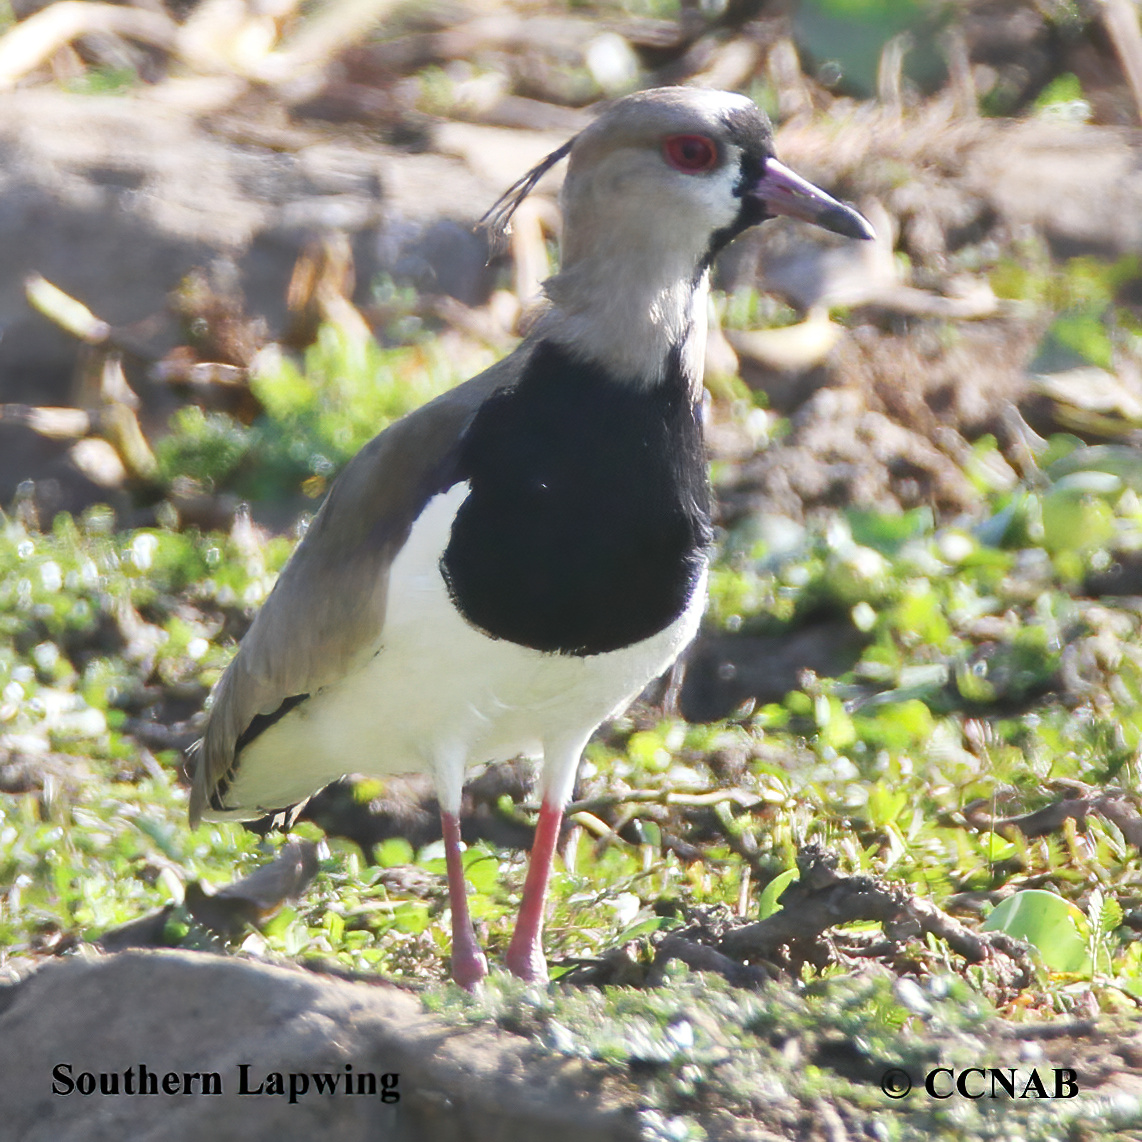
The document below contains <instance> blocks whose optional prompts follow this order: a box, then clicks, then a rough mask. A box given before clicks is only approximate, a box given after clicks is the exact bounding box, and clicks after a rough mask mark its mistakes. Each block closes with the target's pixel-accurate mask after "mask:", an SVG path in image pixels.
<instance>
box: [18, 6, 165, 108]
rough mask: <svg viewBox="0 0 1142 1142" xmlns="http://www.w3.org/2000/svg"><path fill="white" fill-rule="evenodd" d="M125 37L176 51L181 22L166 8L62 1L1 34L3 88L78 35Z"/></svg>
mask: <svg viewBox="0 0 1142 1142" xmlns="http://www.w3.org/2000/svg"><path fill="white" fill-rule="evenodd" d="M93 34H97V35H109V36H123V37H125V38H126V39H130V40H140V41H141V42H143V43H145V44H150V45H152V46H153V47H156V48H161V49H162V50H163V51H168V52H169V51H173V50H174V49H175V46H176V44H177V42H178V25H177V24H175V22H174V21H173V20H172V19H171V18H170V17H169V16H167V15H165V14H164V13H162V12H153V11H148V10H146V9H143V8H127V7H121V6H120V5H118V4H100V3H86V2H85V0H59V2H58V3H56V4H51V5H49V6H48V7H47V8H41V9H40V11H38V12H37V13H35V15H33V16H29V17H28V18H27V19H26V20H22V21H21V22H20V23H18V24H16V25H15V27H13V28H10V29H9V30H8V31H7V32H6V33H5V34H4V35H3V36H0V90H3V89H4V88H9V87H13V86H15V84H16V83H17V82H18V81H19V80H21V79H23V78H24V76H26V75H28V74H29V73H31V72H33V71H35V70H36V68H38V67H40V66H42V65H43V64H45V63H47V62H48V60H50V59H51V57H52V56H53V55H55V54H56V52H58V51H59V50H60V49H61V48H64V47H66V46H67V45H68V44H70V43H71V42H72V41H73V40H76V39H78V38H79V37H80V36H89V35H93Z"/></svg>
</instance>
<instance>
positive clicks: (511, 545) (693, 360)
mask: <svg viewBox="0 0 1142 1142" xmlns="http://www.w3.org/2000/svg"><path fill="white" fill-rule="evenodd" d="M565 156H569V157H570V166H569V169H568V172H567V178H566V181H565V183H564V186H563V195H562V199H563V209H564V232H563V260H562V269H561V270H560V271H559V273H558V274H557V275H556V276H555V277H553V278H551V279H550V280H549V281H548V282H547V283H546V285H545V287H544V293H545V301H544V307H543V309H542V311H541V313H540V315H539V316H538V318H537V319H536V321H535V322H534V324H533V325H532V327H531V329H530V331H529V332H528V334H527V336H526V337H525V339H524V340H523V342H522V343H521V344H520V346H519V347H518V348H517V349H516V350H515V351H514V352H513V353H512V354H511V355H510V356H508V357H507V358H505V359H504V360H502V361H501V362H500V363H499V364H497V365H494V366H493V367H492V368H490V369H488V370H487V371H486V372H484V373H481V374H480V375H479V376H477V377H475V378H473V379H472V380H470V381H468V382H467V383H466V384H463V385H460V386H459V387H458V388H455V389H453V390H452V391H450V392H448V393H446V394H444V395H443V396H441V397H439V398H437V399H436V400H434V401H432V402H431V403H430V404H428V405H425V406H424V407H423V408H421V409H418V410H417V411H416V412H413V413H410V414H409V415H408V416H406V417H405V418H404V419H403V420H401V421H399V422H397V423H396V424H394V425H392V426H391V427H389V428H387V429H386V430H385V431H384V432H382V433H381V434H380V435H379V436H377V437H376V438H375V439H374V440H373V441H371V442H370V443H369V444H367V445H366V446H365V447H364V448H363V449H362V450H361V452H360V453H359V454H358V455H357V456H356V457H355V458H354V459H353V460H352V461H351V462H350V463H349V464H348V465H347V466H346V468H345V470H344V471H343V472H342V473H341V475H340V477H339V478H338V479H337V481H336V482H335V483H334V485H333V487H332V489H331V491H330V493H329V496H328V498H327V499H326V501H325V503H324V505H323V506H322V508H321V510H320V511H319V512H318V513H317V516H316V517H315V518H314V520H313V523H312V525H311V526H310V528H309V530H308V531H307V533H306V535H305V538H304V539H303V540H302V541H301V543H300V544H299V545H298V547H297V550H296V551H295V552H294V553H293V556H292V558H291V559H290V560H289V562H288V563H287V565H286V567H285V569H284V570H283V572H282V574H281V577H280V578H279V579H278V582H277V585H276V586H275V587H274V590H273V592H272V593H271V595H270V597H269V598H268V599H267V600H266V603H265V605H264V606H263V607H262V609H261V611H260V612H259V614H258V615H257V617H256V619H255V620H254V623H253V625H252V626H251V628H250V630H249V632H248V633H247V634H246V636H245V638H243V640H242V643H241V645H240V646H239V648H238V652H237V654H236V656H235V657H234V660H233V661H232V662H231V663H230V666H229V668H228V669H227V670H226V672H225V674H223V676H222V678H221V680H220V681H219V683H218V685H217V687H216V689H215V691H214V695H213V704H212V706H211V708H210V713H209V717H208V720H207V723H206V731H205V735H204V737H203V739H202V742H201V743H200V748H199V752H198V757H197V765H196V771H195V775H194V787H193V792H192V795H191V803H190V817H191V821H192V822H193V823H197V822H198V820H199V819H200V818H203V817H205V818H209V819H211V820H249V819H252V818H257V817H261V816H264V815H266V814H269V813H274V812H278V811H281V810H283V809H284V808H286V807H289V806H292V805H294V804H295V803H297V802H299V801H302V800H304V799H305V798H306V797H308V796H309V795H310V794H312V793H313V792H314V791H315V790H317V789H319V788H321V787H322V786H323V785H326V784H328V783H329V782H331V781H333V780H335V779H336V778H338V777H340V776H342V775H343V774H347V773H362V774H373V775H383V774H395V773H408V772H414V771H420V772H426V773H429V774H431V775H432V778H433V781H434V783H435V786H436V790H437V793H438V795H439V800H440V817H441V824H442V828H443V835H444V847H445V855H446V864H447V870H448V893H449V900H450V904H451V912H452V973H453V976H454V978H455V979H456V980H457V982H459V983H460V984H462V985H464V986H466V987H469V988H470V987H473V986H475V984H476V983H478V982H479V980H480V979H482V978H483V976H484V975H485V974H486V973H487V970H488V968H487V960H486V959H485V957H484V954H483V952H482V951H481V950H480V947H479V945H478V943H477V941H476V936H475V933H474V931H473V929H472V923H471V919H470V917H469V912H468V904H467V898H466V893H465V882H464V875H463V867H462V864H461V857H460V851H461V849H460V822H459V819H458V813H459V810H460V794H461V789H462V786H463V783H464V774H465V771H466V769H467V768H468V766H470V765H476V764H480V763H482V762H490V761H503V760H506V759H509V758H513V757H516V756H519V755H525V756H528V757H532V758H537V759H542V769H541V776H540V792H541V794H542V808H541V810H540V814H539V823H538V826H537V828H536V833H535V841H534V845H533V847H532V851H531V862H530V866H529V868H528V872H527V878H526V882H525V885H524V890H523V899H522V902H521V904H520V909H519V918H518V921H517V923H516V928H515V933H514V935H513V937H512V940H511V944H510V946H509V948H508V952H507V965H508V967H509V968H510V969H511V970H512V971H513V972H515V974H516V975H518V976H522V977H523V978H524V979H529V980H535V979H544V978H546V974H547V966H546V962H545V960H544V956H543V948H542V943H541V937H542V931H543V909H544V899H545V896H546V891H547V883H548V879H549V877H550V874H551V866H552V857H553V854H554V851H555V845H556V840H557V838H558V835H559V827H560V822H561V818H562V814H563V806H564V805H565V804H566V802H567V800H568V798H569V797H570V794H571V789H572V785H573V784H574V780H575V771H576V768H577V766H578V763H579V756H580V754H581V752H582V750H583V747H584V746H585V745H586V743H587V740H588V738H589V737H590V736H591V734H592V733H593V732H594V730H595V729H596V728H597V727H598V726H599V724H600V723H601V722H602V721H604V719H606V718H608V717H611V716H612V715H614V714H616V713H618V712H620V711H622V710H623V709H624V708H625V707H626V706H627V705H628V704H629V703H630V702H631V701H632V700H633V698H634V697H635V696H636V695H637V694H638V693H639V692H640V691H641V690H642V689H643V687H645V686H646V685H647V683H648V682H650V681H651V679H653V678H654V677H656V676H657V675H658V674H660V673H661V672H662V671H663V670H665V669H666V668H667V667H668V666H669V665H670V664H671V663H672V662H673V661H674V659H675V658H676V657H677V656H678V653H679V652H680V651H681V650H682V648H683V647H685V646H686V644H687V643H688V642H689V641H690V640H691V638H693V636H694V634H695V632H696V630H697V627H698V620H699V617H700V616H701V613H702V608H703V605H704V602H705V597H706V566H707V560H708V557H709V547H710V538H711V528H710V493H709V488H708V485H707V477H706V462H705V457H704V453H703V442H702V419H701V404H702V366H703V355H704V348H705V340H706V308H707V291H708V288H709V277H710V265H711V263H712V262H713V260H714V257H715V256H716V255H717V253H718V251H719V250H721V249H722V248H723V247H724V246H725V245H726V244H727V243H728V242H730V241H731V240H732V239H733V238H734V237H736V236H737V235H738V234H740V233H742V231H744V230H746V229H747V228H749V227H751V226H753V225H755V224H756V223H758V222H761V221H763V220H764V219H766V218H771V217H773V216H775V215H779V214H784V215H789V216H792V217H793V218H799V219H803V220H804V221H806V222H812V223H815V224H816V225H818V226H823V227H824V228H825V229H827V230H832V231H834V232H836V233H838V234H843V235H846V236H848V237H851V238H869V237H871V236H872V229H871V227H870V226H869V224H868V223H867V222H866V221H865V219H864V218H863V217H862V216H861V215H860V214H858V213H857V212H856V211H855V210H853V209H852V208H851V207H848V206H845V205H842V204H841V203H840V202H838V201H836V200H835V199H833V198H831V197H829V195H827V194H825V193H824V192H823V191H821V190H819V189H817V188H816V187H815V186H813V185H811V184H810V183H808V182H806V181H805V180H804V179H802V178H800V177H799V176H798V175H796V174H794V173H793V172H792V171H791V170H789V169H788V168H787V167H785V166H783V165H782V164H781V163H779V162H778V161H777V160H776V159H775V158H774V156H773V142H772V131H771V128H770V125H769V122H768V120H767V119H766V117H765V115H764V114H762V113H761V112H760V111H759V110H758V109H757V107H755V106H754V104H753V103H752V102H751V101H750V100H749V99H747V98H745V97H743V96H741V95H731V94H727V93H725V92H720V91H703V90H697V89H690V88H680V87H671V88H661V89H657V90H653V91H644V92H640V93H638V94H636V95H631V96H628V97H627V98H625V99H620V100H618V101H617V102H615V103H613V104H611V105H610V106H609V107H608V108H607V109H606V110H605V111H604V112H603V113H602V114H601V115H600V116H599V118H598V119H597V120H596V121H595V122H594V123H592V125H591V126H589V127H587V128H586V129H585V130H583V131H582V132H581V133H580V134H578V135H577V136H575V138H573V139H572V140H571V141H570V142H568V143H567V144H565V145H564V146H562V147H560V148H559V150H557V151H555V152H554V153H553V154H552V155H550V156H548V158H547V159H545V160H544V161H543V162H542V163H541V164H540V165H539V166H538V167H536V168H535V170H533V171H532V172H530V173H529V174H528V175H526V176H525V177H524V178H522V179H521V180H520V181H519V182H517V183H516V184H515V185H514V186H513V187H512V188H511V189H510V190H509V191H508V192H507V194H505V195H504V197H503V198H502V199H501V200H500V202H499V203H498V204H497V205H496V206H495V207H494V208H493V210H492V211H491V212H490V213H489V216H488V219H489V221H490V224H491V226H492V227H493V228H498V229H502V228H503V227H504V226H506V224H507V222H508V220H509V219H510V217H511V213H512V211H513V210H514V209H515V208H516V206H518V204H519V203H520V202H521V201H522V200H523V198H524V197H525V195H526V194H527V193H528V192H529V191H530V190H531V188H532V187H533V186H534V185H535V183H536V182H537V181H538V179H539V177H540V176H541V175H542V174H543V173H544V172H545V171H546V170H548V169H549V168H550V167H551V166H553V165H554V164H555V163H556V162H557V161H558V160H559V159H561V158H563V157H565Z"/></svg>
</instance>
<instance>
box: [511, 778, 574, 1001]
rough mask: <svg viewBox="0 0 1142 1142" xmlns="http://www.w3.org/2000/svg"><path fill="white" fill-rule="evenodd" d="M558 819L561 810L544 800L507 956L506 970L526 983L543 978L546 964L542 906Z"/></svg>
mask: <svg viewBox="0 0 1142 1142" xmlns="http://www.w3.org/2000/svg"><path fill="white" fill-rule="evenodd" d="M562 820H563V810H562V809H561V808H560V807H559V806H557V805H553V804H552V803H551V802H550V801H548V800H546V799H545V800H544V802H543V805H542V807H541V808H540V810H539V824H538V825H537V826H536V830H535V840H534V842H533V843H532V846H531V860H530V862H529V863H528V866H527V880H525V881H524V885H523V900H522V901H520V906H519V916H518V917H517V919H516V922H515V931H514V932H513V933H512V942H511V944H510V945H509V946H508V955H507V964H508V970H509V971H511V972H512V973H513V974H514V975H518V976H519V977H520V979H526V980H528V981H532V980H544V979H547V961H546V960H545V959H544V958H543V906H544V903H545V902H546V899H547V882H548V881H549V880H550V879H551V862H552V860H553V858H554V856H555V845H556V842H557V841H558V840H559V825H560V823H561V822H562Z"/></svg>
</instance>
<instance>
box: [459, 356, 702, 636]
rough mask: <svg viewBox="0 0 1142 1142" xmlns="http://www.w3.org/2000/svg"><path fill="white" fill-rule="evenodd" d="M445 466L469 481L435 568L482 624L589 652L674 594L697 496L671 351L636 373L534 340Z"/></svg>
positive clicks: (691, 427)
mask: <svg viewBox="0 0 1142 1142" xmlns="http://www.w3.org/2000/svg"><path fill="white" fill-rule="evenodd" d="M461 480H467V481H468V482H469V484H470V486H471V492H470V494H469V495H468V498H467V499H466V500H465V501H464V503H463V504H462V505H461V507H460V510H459V512H458V514H457V516H456V519H455V521H454V523H453V525H452V534H451V538H450V540H449V543H448V547H447V548H446V549H445V552H444V555H443V557H442V559H441V570H442V572H443V574H444V578H445V580H446V582H447V584H448V589H449V592H450V593H451V596H452V599H453V602H454V603H455V605H456V607H457V608H458V609H459V611H460V612H461V614H462V615H463V616H464V617H465V619H467V620H468V622H470V623H472V624H473V625H474V626H476V627H479V628H480V629H481V630H483V631H485V632H486V633H487V634H489V635H491V636H492V637H494V638H503V639H507V640H509V641H511V642H515V643H519V644H520V645H522V646H528V647H532V648H534V649H536V650H544V651H553V652H559V653H562V654H575V655H591V654H601V653H604V652H605V651H610V650H618V649H619V648H621V647H624V646H630V645H632V644H633V643H636V642H640V641H642V640H643V639H646V638H649V637H650V636H651V635H654V634H657V633H658V632H659V631H661V630H663V629H664V628H665V627H667V626H669V625H670V623H671V622H673V621H674V620H675V619H676V618H677V617H678V616H679V615H680V614H681V613H682V612H683V611H684V610H685V608H686V605H687V604H688V602H689V601H690V599H691V597H692V595H693V592H694V588H695V585H696V582H697V579H698V577H699V575H700V574H701V571H702V567H703V565H704V561H705V553H706V548H707V546H708V545H709V542H710V538H711V530H710V496H709V486H708V482H707V477H706V461H705V452H704V447H703V442H702V430H701V423H700V421H699V410H698V409H697V408H696V407H695V406H694V404H693V402H692V397H691V395H690V383H689V380H688V378H687V377H686V376H685V375H684V372H683V369H682V364H681V352H680V351H679V350H673V351H672V352H671V354H670V357H669V359H668V361H667V370H666V377H665V380H664V381H663V382H662V383H660V384H657V385H654V386H651V387H647V386H638V385H635V384H633V383H624V382H621V381H617V380H616V379H615V378H613V377H611V376H610V375H608V374H607V373H606V372H605V371H604V370H603V369H602V368H600V367H599V366H597V365H594V364H590V363H587V362H584V361H581V360H578V359H576V358H575V357H573V356H572V355H571V354H570V353H569V352H568V351H567V350H565V349H563V348H561V347H560V346H557V345H555V344H553V343H551V342H548V341H541V342H539V343H538V344H537V345H536V347H535V351H534V352H533V353H532V355H531V358H530V360H529V361H528V363H527V366H526V367H525V369H524V372H523V375H522V376H521V378H520V380H519V382H518V383H517V384H516V385H514V386H513V387H512V388H510V389H508V390H505V391H502V392H499V393H497V394H496V395H495V396H493V397H492V398H491V399H489V400H488V402H487V403H486V404H485V405H484V406H483V407H482V408H481V409H480V411H479V413H478V414H477V416H476V418H475V420H474V421H473V423H472V425H471V427H470V429H469V430H468V432H467V434H466V435H465V438H464V440H463V442H462V445H461V452H460V456H459V463H458V468H457V470H456V472H455V481H456V482H459V481H461Z"/></svg>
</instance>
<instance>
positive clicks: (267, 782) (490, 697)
mask: <svg viewBox="0 0 1142 1142" xmlns="http://www.w3.org/2000/svg"><path fill="white" fill-rule="evenodd" d="M467 494H468V485H467V484H466V483H464V484H458V485H456V486H455V487H453V488H451V489H450V490H449V491H447V492H445V493H443V494H441V495H438V496H436V497H434V498H433V499H432V500H431V501H430V502H429V504H428V505H427V507H426V508H425V510H424V511H423V512H422V513H421V515H420V516H419V518H418V519H417V521H416V523H415V525H414V526H413V529H412V532H411V534H410V536H409V539H408V542H407V543H406V544H405V546H404V547H403V548H402V549H401V551H400V553H399V554H398V556H397V558H396V559H395V560H394V562H393V565H392V568H391V571H390V578H389V590H388V598H387V604H386V611H385V626H384V630H383V632H382V637H381V639H380V642H379V643H378V646H377V650H376V653H375V654H374V655H373V656H372V658H370V659H369V660H368V661H367V662H366V663H365V664H364V665H363V666H361V667H360V668H358V669H357V670H356V671H354V672H353V673H352V674H349V675H347V676H346V677H345V678H343V679H342V680H340V681H339V682H337V683H334V684H332V685H330V686H328V687H326V688H325V689H324V690H321V691H319V692H317V693H316V694H314V695H313V696H312V697H311V698H310V699H309V700H308V701H306V702H303V703H301V704H300V705H299V706H298V707H297V708H296V709H294V710H292V711H291V712H290V713H289V714H287V715H286V716H285V717H283V718H281V719H280V720H279V721H278V722H276V723H274V725H273V726H271V727H270V728H269V729H267V730H265V731H264V732H263V733H262V734H260V735H259V736H258V737H257V738H256V739H255V740H254V741H253V742H252V743H251V744H250V745H249V746H248V747H247V748H246V749H245V750H244V751H243V752H242V756H241V760H240V764H239V766H238V772H237V774H236V775H235V778H234V781H233V783H232V785H231V788H230V790H229V793H228V795H227V800H228V801H229V802H230V803H231V804H237V805H246V806H254V805H257V806H261V807H263V808H266V809H278V808H282V807H283V806H286V805H289V804H293V803H295V802H297V801H300V800H302V799H303V798H305V797H307V796H309V795H310V794H311V793H313V792H314V791H315V790H317V789H320V788H321V787H322V786H323V785H326V784H328V783H329V782H330V781H333V780H335V779H336V778H338V777H340V776H342V775H344V774H346V773H361V774H366V775H377V776H380V775H384V774H394V773H409V772H416V771H426V772H432V773H433V774H434V775H435V777H436V782H437V788H438V791H439V794H440V799H441V804H442V807H443V808H445V809H450V810H452V811H455V810H457V809H458V808H459V803H460V790H461V787H462V784H463V778H464V769H465V767H466V766H469V765H477V764H480V763H483V762H488V761H503V760H507V759H509V758H512V757H517V756H519V755H524V756H529V757H537V758H538V757H546V758H548V759H549V760H551V761H555V762H561V761H562V760H563V759H565V758H567V759H571V760H570V774H569V775H566V780H565V781H564V782H563V784H565V785H567V786H568V790H566V791H569V784H570V781H571V780H572V778H573V774H574V762H575V761H577V760H578V756H579V753H580V752H581V750H582V748H583V746H584V745H585V744H586V741H587V739H588V738H589V737H590V735H591V734H592V733H593V732H594V730H595V729H596V728H597V727H598V725H599V724H600V723H601V722H603V721H604V720H605V719H606V718H608V717H610V716H611V715H613V714H615V713H618V712H620V711H621V710H623V709H625V707H626V706H627V705H628V704H629V703H630V702H631V701H632V700H633V699H634V698H635V697H636V696H637V695H638V694H639V692H640V691H641V690H642V689H643V688H644V687H645V686H646V685H647V683H648V682H650V680H651V679H653V678H655V677H656V676H657V675H659V674H661V673H662V671H663V670H665V669H666V667H667V666H669V665H670V663H671V662H673V661H674V659H675V658H676V657H677V656H678V654H679V652H680V651H681V650H682V649H683V647H685V646H686V644H687V643H688V642H689V641H690V640H691V639H692V638H693V637H694V634H695V633H696V631H697V629H698V621H699V619H700V617H701V613H702V609H703V606H704V604H705V596H706V577H705V573H704V572H703V575H702V578H701V581H700V582H699V583H698V584H697V586H696V588H695V591H694V594H693V596H692V597H691V600H690V603H689V605H688V606H687V608H686V610H685V611H684V612H683V614H682V615H681V616H680V617H679V618H678V619H676V620H675V621H674V622H673V623H671V625H670V626H668V627H667V628H666V629H665V630H662V631H660V632H659V633H658V634H656V635H653V636H652V637H651V638H648V639H646V640H644V641H643V642H639V643H636V644H634V645H633V646H629V647H625V648H623V649H621V650H616V651H611V652H608V653H606V654H598V655H592V656H588V657H580V656H574V655H563V654H550V653H546V652H543V651H538V650H532V649H530V648H528V647H524V646H519V645H517V644H516V643H512V642H506V641H504V640H502V639H493V638H489V637H488V636H487V635H486V634H484V633H482V632H481V631H479V630H477V629H476V628H475V627H473V626H470V625H469V624H468V623H467V622H466V621H465V620H464V619H463V618H462V617H461V616H460V614H459V612H458V611H457V610H456V608H455V606H454V605H453V603H452V600H451V598H450V597H449V595H448V589H447V587H446V585H445V583H444V579H443V577H442V575H441V573H440V566H439V565H440V558H441V556H442V555H443V553H444V549H445V547H446V546H447V544H448V538H449V533H450V529H451V525H452V520H453V518H454V517H455V515H456V512H457V510H458V509H459V507H460V504H461V503H463V501H464V499H465V498H466V496H467ZM566 791H565V790H558V791H556V790H549V791H548V792H550V793H553V794H556V795H557V796H558V795H563V794H565V792H566Z"/></svg>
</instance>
